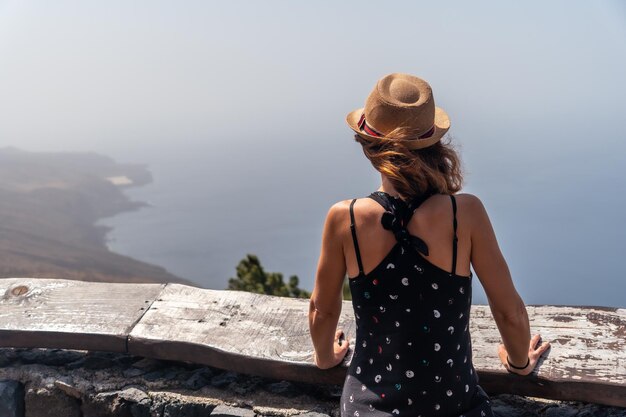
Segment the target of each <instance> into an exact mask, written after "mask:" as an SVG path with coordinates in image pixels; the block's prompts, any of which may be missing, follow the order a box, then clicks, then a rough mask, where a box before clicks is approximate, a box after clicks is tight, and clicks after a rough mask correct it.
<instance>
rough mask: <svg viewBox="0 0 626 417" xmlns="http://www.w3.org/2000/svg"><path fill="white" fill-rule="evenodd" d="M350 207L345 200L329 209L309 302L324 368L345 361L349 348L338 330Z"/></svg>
mask: <svg viewBox="0 0 626 417" xmlns="http://www.w3.org/2000/svg"><path fill="white" fill-rule="evenodd" d="M346 207H347V206H346V204H345V202H341V203H337V204H335V205H333V206H332V207H331V208H330V210H329V211H328V215H327V217H326V222H325V224H324V232H323V235H322V248H321V252H320V259H319V262H318V265H317V274H316V277H315V286H314V288H313V292H312V294H311V299H310V302H309V330H310V333H311V339H312V341H313V346H314V348H315V364H316V365H317V366H318V367H319V368H322V369H327V368H332V367H333V366H335V365H338V364H339V363H341V361H342V360H343V358H344V356H345V355H346V353H347V350H348V340H347V339H346V340H345V341H343V343H342V342H340V341H339V339H340V335H341V334H342V332H341V330H337V323H338V322H339V315H340V314H341V301H342V287H343V280H344V278H345V275H346V266H345V260H344V255H343V242H342V237H341V230H342V227H344V226H346V227H347V224H346V220H345V219H344V217H346V216H347V209H346Z"/></svg>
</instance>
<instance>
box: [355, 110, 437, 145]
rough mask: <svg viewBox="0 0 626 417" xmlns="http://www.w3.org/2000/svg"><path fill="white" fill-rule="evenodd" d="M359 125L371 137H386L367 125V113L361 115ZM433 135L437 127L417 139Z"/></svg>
mask: <svg viewBox="0 0 626 417" xmlns="http://www.w3.org/2000/svg"><path fill="white" fill-rule="evenodd" d="M357 125H358V126H359V129H361V130H363V131H364V132H365V133H367V134H368V135H370V136H375V137H377V138H381V137H383V136H384V135H383V134H382V133H379V132H377V131H376V130H374V129H373V128H372V127H370V126H369V125H368V124H367V121H366V120H365V113H362V114H361V118H360V119H359V123H358V124H357ZM433 133H435V125H433V126H432V127H431V128H430V129H428V131H426V132H425V133H423V134H421V135H420V136H418V137H417V139H425V138H428V137H430V136H432V135H433Z"/></svg>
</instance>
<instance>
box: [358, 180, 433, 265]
mask: <svg viewBox="0 0 626 417" xmlns="http://www.w3.org/2000/svg"><path fill="white" fill-rule="evenodd" d="M430 195H431V194H425V195H422V196H420V197H418V198H416V199H414V200H413V201H409V202H408V203H407V202H405V201H403V200H401V199H399V198H396V197H392V196H391V195H389V194H387V193H385V192H383V191H375V192H373V193H372V194H370V195H369V198H371V199H372V200H374V201H376V202H378V204H380V205H381V206H382V207H383V208H384V209H385V212H384V213H383V216H382V218H381V223H382V225H383V227H384V228H385V229H387V230H390V231H391V232H392V233H393V234H394V236H395V237H396V241H397V242H398V243H399V244H400V245H401V246H402V247H403V248H406V249H409V248H413V249H415V250H417V251H418V252H421V253H423V254H424V255H425V256H428V245H426V242H424V241H423V240H422V239H421V238H419V237H417V236H413V235H411V234H410V233H409V231H408V230H407V228H406V227H407V225H408V224H409V220H411V217H412V216H413V212H414V211H415V210H416V209H417V208H418V207H419V206H420V204H422V203H423V202H424V201H425V200H426V199H427V198H428V197H430Z"/></svg>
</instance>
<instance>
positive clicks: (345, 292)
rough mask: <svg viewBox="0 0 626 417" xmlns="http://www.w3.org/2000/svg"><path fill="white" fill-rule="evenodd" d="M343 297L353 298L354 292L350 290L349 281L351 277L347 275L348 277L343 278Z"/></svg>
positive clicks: (346, 298)
mask: <svg viewBox="0 0 626 417" xmlns="http://www.w3.org/2000/svg"><path fill="white" fill-rule="evenodd" d="M342 290H343V299H344V300H352V293H351V292H350V282H349V278H348V276H347V275H346V277H345V278H344V280H343V288H342Z"/></svg>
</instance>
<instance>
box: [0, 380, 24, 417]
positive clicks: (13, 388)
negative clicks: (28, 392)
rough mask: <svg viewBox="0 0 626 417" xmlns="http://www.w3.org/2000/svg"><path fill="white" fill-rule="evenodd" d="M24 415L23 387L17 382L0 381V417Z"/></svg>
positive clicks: (19, 416)
mask: <svg viewBox="0 0 626 417" xmlns="http://www.w3.org/2000/svg"><path fill="white" fill-rule="evenodd" d="M23 415H24V386H23V385H22V384H20V383H19V382H17V381H8V380H4V381H0V416H2V417H22V416H23Z"/></svg>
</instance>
